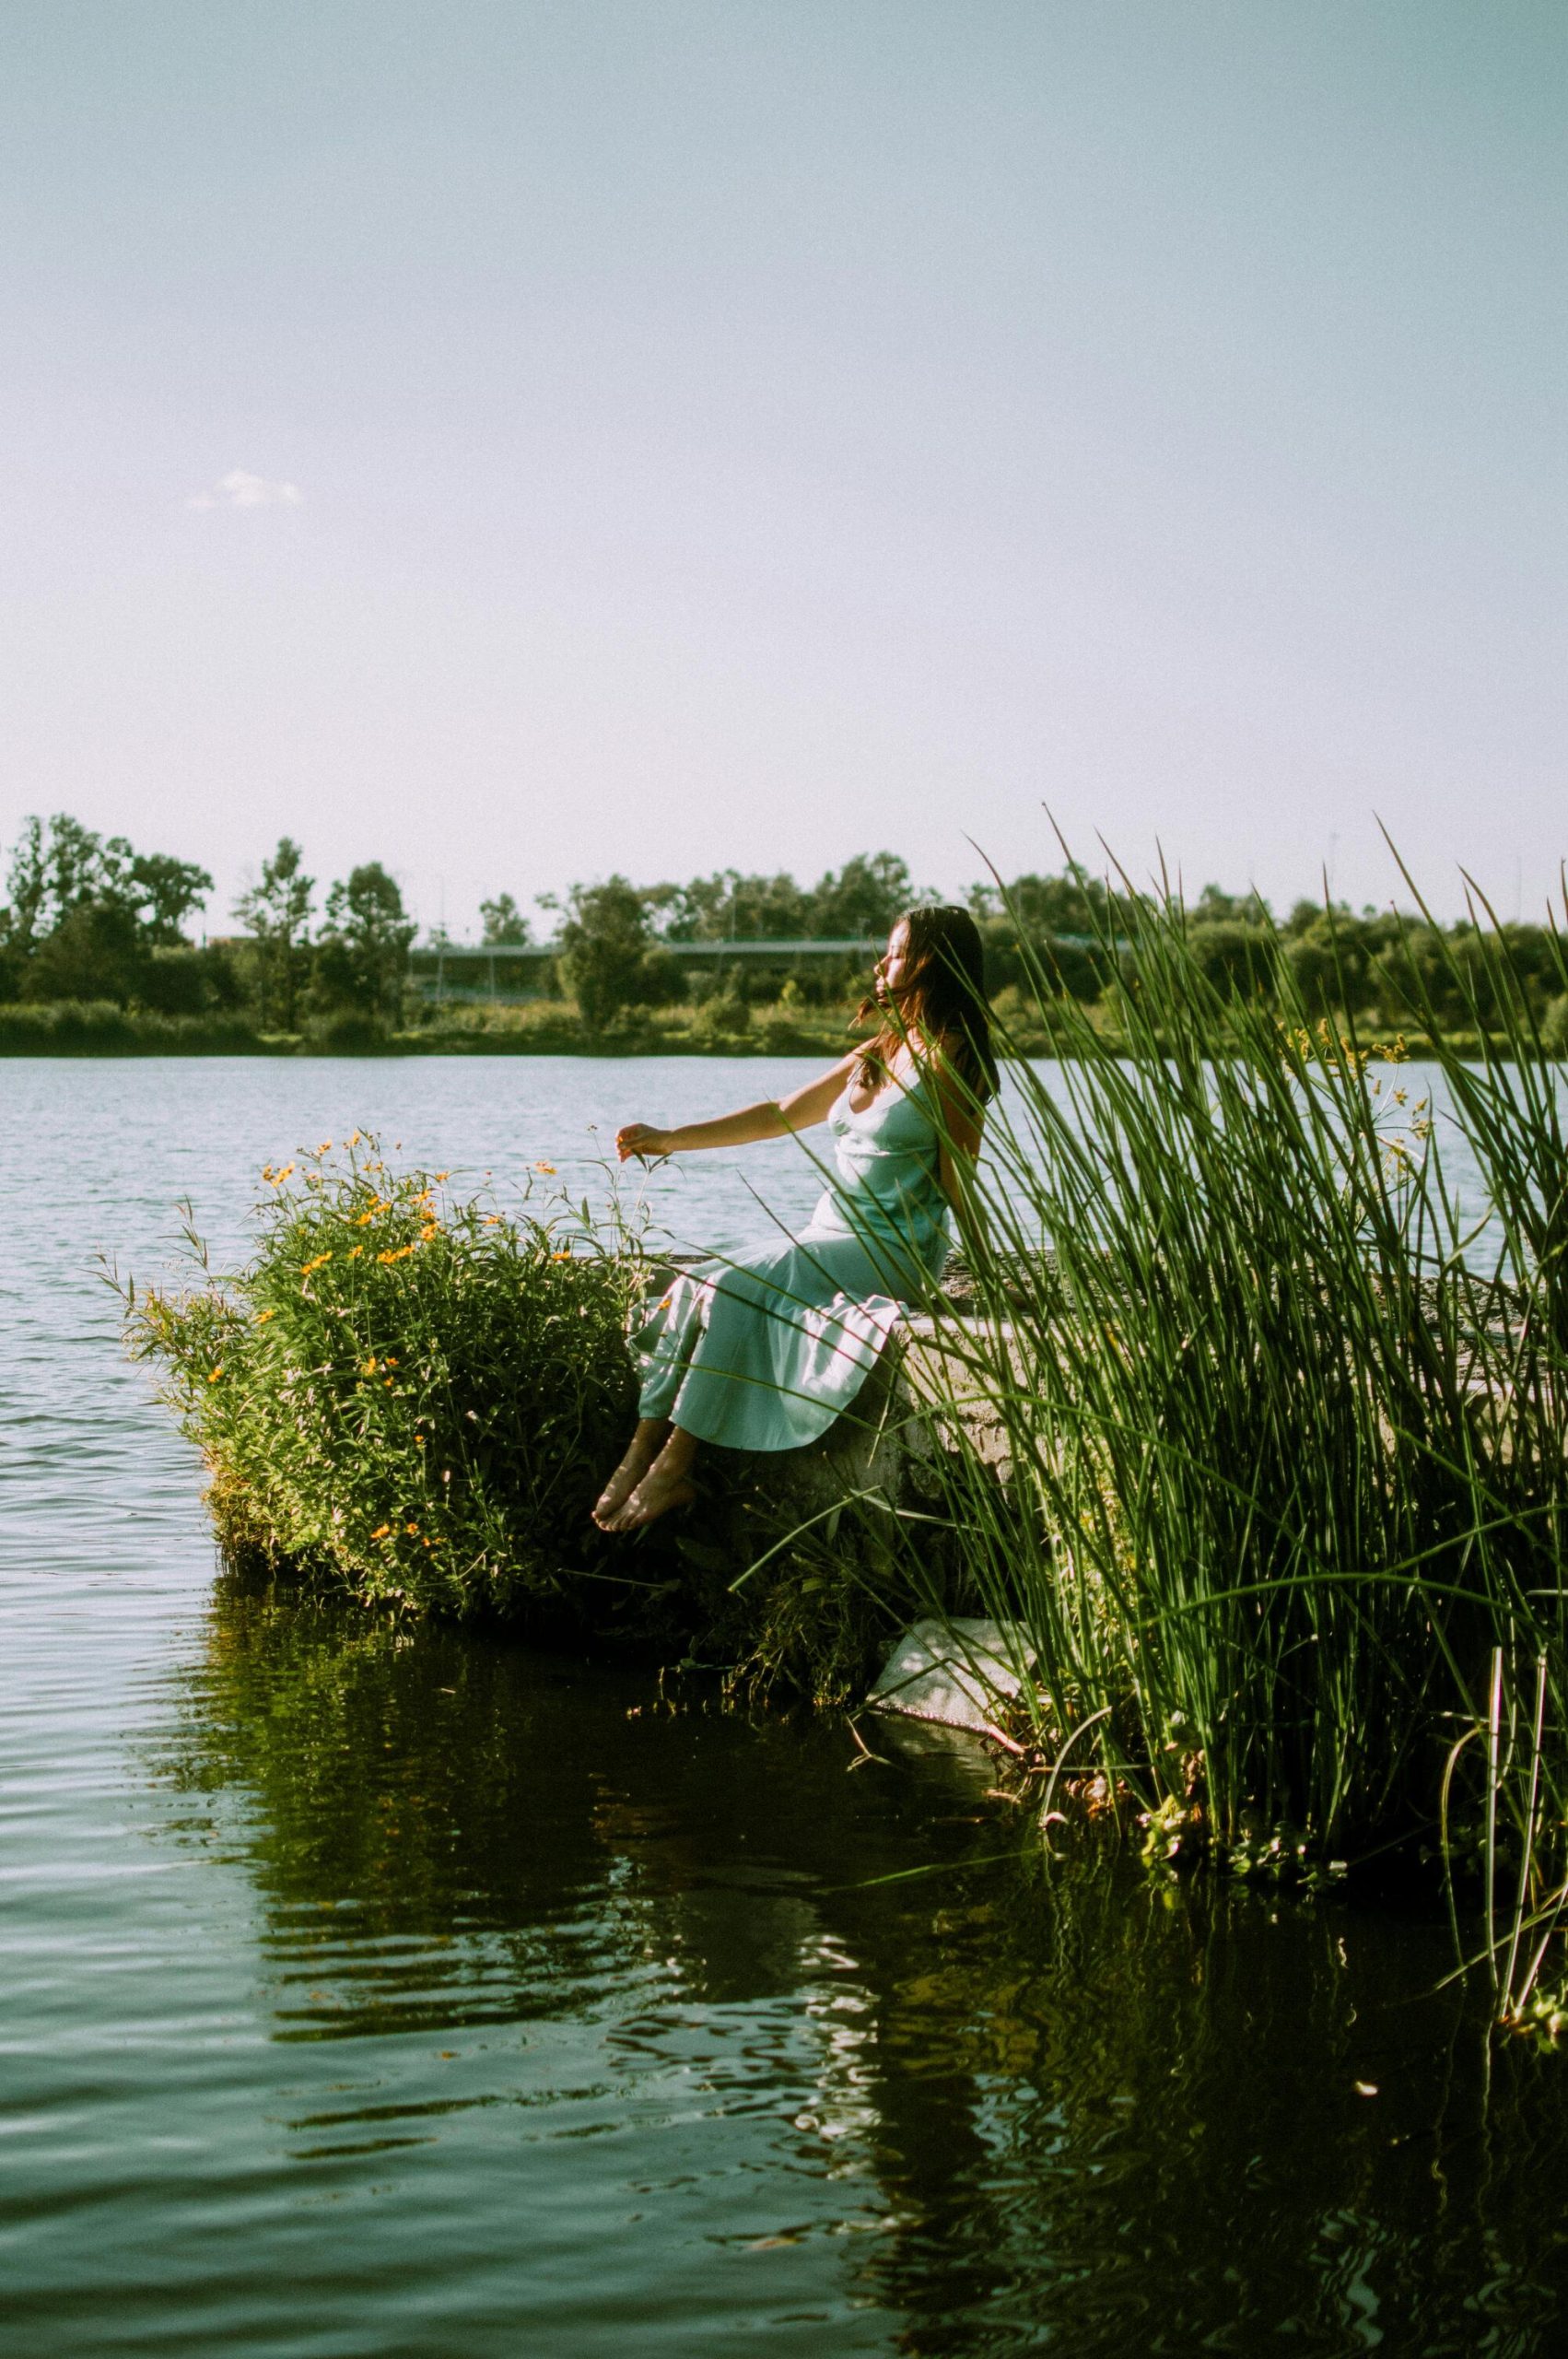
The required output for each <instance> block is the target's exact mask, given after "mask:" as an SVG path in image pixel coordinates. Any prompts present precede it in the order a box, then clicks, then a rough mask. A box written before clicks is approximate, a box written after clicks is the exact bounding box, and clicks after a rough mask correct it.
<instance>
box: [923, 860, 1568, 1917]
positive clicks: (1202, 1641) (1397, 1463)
mask: <svg viewBox="0 0 1568 2359" xmlns="http://www.w3.org/2000/svg"><path fill="white" fill-rule="evenodd" d="M1487 914H1488V915H1490V913H1487ZM1327 922H1328V925H1329V927H1330V928H1331V927H1332V923H1333V917H1332V913H1331V912H1329V913H1328V918H1327ZM1121 925H1122V930H1123V933H1122V938H1121V939H1119V940H1117V941H1116V942H1112V941H1111V940H1110V939H1109V937H1108V936H1107V939H1106V942H1105V944H1104V945H1102V948H1103V952H1104V955H1105V957H1106V959H1107V961H1111V960H1112V959H1113V957H1114V961H1115V964H1116V966H1117V970H1118V971H1119V972H1120V974H1121V975H1122V977H1123V984H1122V988H1121V991H1120V997H1119V1004H1118V1006H1117V1025H1116V1027H1115V1029H1114V1031H1112V1030H1110V1029H1109V1028H1108V1027H1105V1026H1104V1025H1103V1024H1101V1023H1099V1022H1097V1021H1095V1020H1093V1019H1092V1018H1091V1016H1090V1015H1089V1014H1088V1012H1087V1011H1085V1010H1083V1009H1082V1008H1081V1007H1080V1006H1079V1005H1078V1004H1077V1003H1074V1002H1073V1001H1071V999H1066V998H1064V997H1062V996H1061V995H1060V994H1059V992H1056V991H1055V990H1054V988H1053V986H1052V980H1051V978H1050V977H1049V976H1048V975H1047V973H1046V972H1045V971H1044V970H1043V969H1042V970H1038V971H1034V972H1032V974H1031V976H1030V979H1029V1000H1030V1007H1029V1015H1030V1024H1029V1034H1030V1046H1031V1048H1033V1047H1034V1045H1035V1043H1036V1041H1043V1042H1044V1044H1045V1045H1046V1047H1047V1050H1048V1051H1049V1053H1050V1056H1051V1058H1052V1060H1053V1062H1051V1063H1050V1064H1048V1065H1047V1064H1041V1063H1037V1062H1029V1061H1028V1060H1026V1059H1024V1058H1015V1060H1014V1062H1013V1063H1012V1075H1013V1082H1014V1086H1013V1089H1012V1093H1011V1098H1010V1105H1009V1108H1008V1109H1007V1110H1006V1111H1005V1112H1004V1113H1002V1114H1001V1115H1000V1117H999V1118H998V1119H997V1120H996V1121H994V1122H993V1125H992V1133H991V1144H990V1157H989V1174H988V1175H987V1176H983V1177H982V1180H981V1183H980V1193H981V1195H982V1197H983V1199H984V1212H985V1215H986V1217H985V1220H984V1222H983V1224H982V1226H983V1228H984V1231H985V1234H986V1237H987V1238H989V1244H984V1245H982V1246H981V1247H980V1250H977V1252H976V1254H975V1255H974V1257H973V1263H974V1282H975V1288H976V1297H977V1299H976V1300H975V1302H974V1303H973V1304H972V1306H971V1308H972V1309H977V1310H978V1311H979V1312H980V1313H981V1314H982V1315H981V1317H980V1319H979V1320H978V1321H977V1323H976V1324H975V1325H973V1326H971V1327H968V1328H962V1329H961V1328H959V1327H958V1326H957V1325H956V1322H952V1323H951V1332H943V1335H942V1348H943V1350H944V1352H945V1353H947V1354H948V1355H949V1356H950V1358H951V1360H952V1361H953V1363H954V1366H955V1367H957V1368H958V1370H959V1371H960V1372H961V1373H960V1381H961V1384H962V1387H963V1389H965V1390H967V1391H971V1392H972V1393H973V1394H974V1395H975V1396H976V1397H977V1399H978V1400H979V1401H981V1402H984V1403H985V1404H986V1405H987V1407H988V1408H989V1412H990V1414H991V1415H992V1417H993V1419H994V1420H995V1421H996V1422H997V1423H998V1424H999V1425H1000V1428H1001V1431H1002V1434H1003V1438H1004V1447H1003V1449H1002V1450H1001V1452H1000V1455H1001V1457H1002V1459H1003V1460H1004V1461H1005V1463H1006V1464H1007V1466H1008V1468H1009V1470H1010V1472H1009V1475H1008V1479H1007V1480H1006V1481H1005V1482H1004V1483H999V1482H998V1481H997V1479H996V1477H995V1473H994V1471H993V1469H994V1462H995V1459H996V1456H997V1453H996V1452H995V1451H994V1450H993V1452H992V1456H991V1462H989V1463H988V1462H983V1461H982V1460H981V1459H980V1457H979V1455H978V1454H977V1452H975V1451H973V1450H970V1451H967V1452H966V1451H965V1450H964V1449H956V1450H954V1449H948V1450H947V1451H945V1452H939V1453H936V1460H935V1462H936V1463H937V1465H938V1468H939V1471H940V1472H942V1475H943V1479H944V1481H945V1484H946V1486H947V1487H946V1496H945V1502H944V1504H945V1510H946V1513H947V1515H948V1517H949V1518H950V1520H952V1521H954V1523H955V1524H958V1525H960V1526H961V1527H962V1529H963V1532H964V1535H965V1554H966V1557H967V1561H968V1566H969V1569H970V1574H971V1577H972V1579H973V1581H974V1585H975V1590H976V1593H977V1600H978V1602H981V1603H982V1604H983V1606H984V1608H985V1610H987V1611H988V1612H990V1613H993V1614H996V1615H997V1616H998V1617H999V1618H1000V1619H1002V1620H1004V1621H1006V1622H1008V1623H1009V1624H1011V1625H1015V1626H1016V1627H1017V1628H1018V1629H1019V1630H1020V1631H1021V1632H1022V1633H1024V1635H1025V1636H1026V1638H1027V1641H1028V1644H1029V1646H1030V1647H1031V1648H1032V1649H1033V1651H1034V1655H1035V1658H1036V1665H1037V1669H1036V1683H1037V1686H1036V1694H1037V1710H1038V1713H1039V1715H1040V1717H1041V1719H1042V1723H1043V1726H1042V1731H1041V1734H1042V1740H1043V1741H1044V1742H1046V1743H1047V1744H1049V1745H1050V1746H1051V1747H1052V1748H1054V1747H1056V1746H1057V1745H1059V1743H1061V1741H1062V1740H1063V1739H1064V1738H1066V1737H1067V1736H1069V1735H1074V1737H1075V1743H1074V1752H1073V1755H1072V1758H1073V1761H1074V1763H1075V1765H1092V1766H1094V1768H1095V1769H1096V1770H1097V1771H1098V1772H1099V1773H1100V1774H1102V1775H1104V1776H1106V1777H1107V1778H1109V1779H1110V1780H1111V1781H1112V1783H1113V1784H1124V1785H1128V1786H1130V1787H1131V1788H1132V1789H1133V1790H1134V1793H1135V1794H1136V1796H1137V1798H1138V1801H1139V1802H1140V1804H1141V1808H1142V1811H1143V1813H1144V1814H1145V1818H1146V1823H1147V1826H1148V1830H1149V1833H1150V1836H1151V1839H1152V1841H1153V1843H1154V1846H1155V1848H1156V1849H1157V1851H1158V1854H1159V1856H1160V1857H1161V1858H1165V1859H1168V1858H1171V1857H1173V1856H1180V1855H1181V1854H1182V1853H1183V1852H1184V1851H1186V1852H1189V1851H1191V1850H1192V1849H1193V1848H1210V1849H1214V1850H1217V1851H1219V1852H1220V1853H1222V1854H1223V1856H1225V1857H1226V1858H1227V1859H1228V1860H1230V1861H1231V1862H1232V1863H1233V1864H1235V1866H1237V1867H1238V1868H1240V1869H1242V1870H1244V1871H1246V1872H1253V1870H1254V1869H1258V1868H1260V1867H1266V1866H1267V1864H1268V1863H1269V1862H1270V1860H1278V1861H1282V1862H1288V1863H1292V1864H1293V1868H1299V1867H1301V1866H1302V1865H1303V1864H1304V1863H1306V1862H1310V1861H1313V1860H1316V1861H1319V1862H1327V1861H1328V1860H1329V1859H1330V1857H1331V1856H1332V1855H1335V1854H1340V1855H1346V1854H1350V1855H1353V1853H1354V1851H1355V1850H1356V1849H1357V1848H1363V1847H1370V1846H1372V1845H1374V1844H1377V1843H1382V1842H1385V1841H1387V1839H1389V1838H1390V1837H1399V1836H1410V1835H1413V1834H1419V1833H1420V1831H1421V1830H1422V1829H1423V1828H1424V1829H1427V1830H1432V1829H1435V1827H1436V1825H1437V1823H1438V1818H1439V1798H1440V1794H1441V1792H1442V1790H1443V1785H1444V1775H1445V1761H1446V1759H1447V1757H1448V1755H1449V1752H1450V1749H1451V1747H1452V1745H1453V1743H1454V1741H1455V1739H1456V1737H1457V1735H1459V1734H1461V1733H1463V1731H1465V1730H1467V1729H1468V1728H1470V1727H1473V1726H1479V1725H1483V1724H1485V1723H1486V1722H1487V1719H1488V1713H1489V1705H1488V1696H1489V1691H1490V1688H1491V1685H1492V1678H1493V1665H1494V1662H1495V1661H1496V1660H1497V1656H1498V1650H1499V1649H1501V1650H1502V1653H1503V1655H1504V1658H1505V1660H1506V1661H1507V1662H1508V1663H1510V1664H1513V1665H1516V1666H1517V1667H1518V1674H1519V1684H1520V1685H1521V1686H1523V1685H1525V1684H1528V1685H1529V1687H1530V1690H1531V1692H1532V1694H1533V1693H1534V1692H1535V1689H1536V1684H1537V1683H1536V1675H1535V1666H1536V1665H1537V1664H1538V1662H1539V1663H1540V1664H1542V1665H1544V1669H1543V1670H1542V1672H1540V1684H1539V1694H1540V1696H1541V1699H1542V1700H1541V1711H1540V1727H1541V1731H1542V1736H1541V1742H1540V1743H1539V1745H1537V1746H1535V1747H1533V1748H1530V1749H1528V1754H1529V1761H1530V1765H1531V1766H1530V1770H1529V1775H1528V1776H1526V1775H1525V1774H1524V1773H1523V1772H1522V1771H1521V1772H1520V1774H1519V1775H1517V1776H1515V1777H1514V1778H1512V1779H1510V1777H1509V1776H1508V1775H1507V1774H1504V1773H1500V1774H1499V1775H1498V1776H1496V1777H1495V1778H1493V1779H1492V1785H1491V1787H1490V1789H1489V1790H1490V1794H1491V1801H1490V1803H1489V1804H1486V1806H1487V1807H1490V1809H1491V1810H1492V1814H1493V1816H1496V1814H1497V1813H1499V1812H1501V1813H1504V1815H1506V1814H1507V1813H1510V1812H1512V1813H1513V1814H1514V1816H1515V1819H1516V1821H1517V1825H1518V1828H1519V1837H1520V1841H1521V1843H1522V1844H1524V1845H1525V1846H1526V1847H1528V1844H1529V1842H1530V1840H1531V1839H1532V1838H1531V1837H1530V1836H1529V1833H1528V1830H1529V1828H1530V1826H1532V1825H1534V1826H1535V1827H1536V1829H1537V1830H1538V1833H1537V1837H1535V1838H1534V1839H1535V1840H1536V1841H1537V1843H1538V1845H1539V1830H1541V1829H1542V1828H1544V1827H1545V1826H1546V1825H1549V1824H1551V1825H1561V1824H1562V1818H1563V1814H1564V1805H1565V1803H1568V1737H1565V1730H1568V1711H1565V1706H1568V1681H1565V1673H1568V1612H1565V1607H1568V1600H1565V1597H1564V1590H1563V1583H1562V1560H1563V1551H1564V1543H1565V1541H1568V1253H1565V1250H1564V1241H1565V1238H1568V1140H1565V1138H1564V1121H1563V1117H1564V1112H1565V1110H1568V1109H1565V1105H1564V1097H1563V1092H1562V1086H1561V1083H1560V1080H1559V1077H1558V1076H1557V1075H1556V1074H1554V1072H1553V1071H1552V1068H1551V1067H1550V1064H1548V1063H1546V1062H1543V1059H1542V1044H1541V1042H1540V1039H1539V1036H1538V1035H1537V1034H1536V1033H1535V1031H1534V1029H1533V1027H1532V1024H1531V1020H1530V1017H1529V1015H1528V1008H1527V1000H1526V997H1525V994H1524V992H1523V991H1522V990H1521V989H1520V988H1519V987H1518V979H1517V978H1516V977H1514V976H1513V975H1512V973H1511V971H1510V967H1509V952H1508V949H1507V945H1506V942H1505V941H1504V939H1503V937H1502V935H1501V933H1500V932H1499V930H1498V929H1496V928H1495V925H1493V926H1492V928H1491V929H1490V930H1484V931H1483V929H1482V927H1481V926H1480V923H1479V922H1478V924H1477V926H1476V928H1475V939H1474V941H1473V942H1471V943H1468V944H1459V945H1455V947H1454V953H1453V959H1452V964H1453V968H1454V972H1453V973H1452V974H1451V975H1445V976H1444V977H1442V978H1439V979H1438V980H1440V981H1441V982H1443V983H1444V984H1445V986H1446V987H1448V988H1450V989H1453V990H1457V991H1459V992H1461V993H1462V992H1464V991H1466V990H1469V991H1471V992H1472V993H1474V992H1478V991H1479V990H1480V989H1482V988H1484V991H1485V993H1486V997H1487V1001H1488V1015H1489V1024H1490V1032H1491V1035H1492V1039H1493V1040H1496V1039H1502V1040H1503V1043H1504V1045H1503V1047H1502V1048H1496V1047H1493V1048H1491V1049H1489V1050H1487V1051H1486V1052H1485V1053H1484V1055H1483V1057H1482V1060H1481V1062H1480V1064H1479V1065H1476V1064H1466V1063H1463V1062H1461V1061H1460V1059H1459V1057H1458V1055H1457V1052H1454V1051H1448V1050H1439V1051H1438V1056H1439V1062H1440V1068H1441V1082H1442V1089H1441V1093H1440V1094H1441V1097H1443V1099H1444V1100H1445V1105H1444V1106H1443V1107H1442V1108H1441V1109H1439V1108H1436V1107H1434V1106H1433V1104H1432V1103H1430V1102H1428V1099H1429V1096H1430V1093H1429V1091H1428V1090H1427V1089H1426V1088H1423V1087H1422V1086H1419V1085H1417V1086H1410V1081H1409V1076H1408V1075H1407V1074H1403V1073H1402V1072H1401V1070H1400V1063H1401V1056H1400V1050H1399V1044H1398V1042H1394V1043H1392V1044H1389V1043H1384V1044H1381V1045H1379V1044H1377V1043H1375V1042H1373V1041H1370V1040H1363V1039H1361V1038H1360V1037H1359V1036H1358V1035H1357V1034H1356V1031H1355V1028H1354V1027H1353V1026H1350V1027H1347V1028H1346V1029H1345V1030H1344V1031H1343V1032H1340V1031H1339V1030H1330V1029H1329V1028H1328V1027H1326V1026H1324V1025H1322V1024H1321V1023H1320V1022H1319V1020H1318V1019H1316V1017H1314V1016H1313V1015H1312V1014H1311V1012H1310V1010H1309V1009H1308V1008H1307V1006H1306V1005H1305V1003H1304V1002H1303V1001H1302V1000H1301V998H1300V996H1299V994H1297V995H1294V996H1293V992H1292V985H1291V982H1290V975H1289V968H1288V966H1287V965H1286V963H1285V962H1284V961H1282V960H1281V961H1279V962H1278V970H1279V973H1280V975H1281V983H1280V986H1279V988H1280V990H1281V992H1282V993H1283V995H1284V1000H1283V1005H1282V1006H1276V1005H1271V1004H1270V1003H1267V1002H1265V1001H1264V1000H1262V999H1261V998H1260V997H1258V996H1254V995H1251V994H1250V993H1249V992H1246V990H1244V989H1241V988H1238V987H1237V986H1235V984H1227V983H1225V982H1223V981H1217V980H1214V979H1213V978H1212V977H1211V975H1209V974H1208V973H1206V972H1205V970H1204V968H1203V967H1202V965H1201V964H1200V963H1199V959H1198V958H1197V957H1196V956H1195V954H1194V950H1193V946H1192V944H1191V941H1190V938H1189V928H1188V920H1187V915H1186V912H1185V910H1184V909H1183V907H1182V905H1181V903H1180V900H1179V898H1177V897H1176V896H1175V895H1174V894H1170V893H1165V894H1158V895H1152V896H1136V895H1134V894H1132V892H1131V891H1130V889H1129V892H1128V894H1127V896H1126V898H1125V899H1124V901H1123V904H1122V916H1121ZM1390 963H1391V969H1393V970H1395V971H1398V972H1399V973H1400V974H1402V976H1403V978H1404V986H1405V991H1406V995H1407V1001H1408V1004H1409V1005H1410V1011H1411V1023H1412V1028H1414V1027H1417V1026H1419V1027H1420V1028H1421V1029H1422V1030H1423V1031H1427V1032H1429V1033H1430V1034H1432V1035H1433V1037H1437V1036H1438V1035H1439V1033H1440V1028H1441V1027H1439V1026H1438V1025H1437V1023H1436V1021H1435V1010H1434V1009H1433V1006H1432V1005H1431V994H1432V990H1433V981H1432V979H1431V978H1430V977H1428V976H1426V975H1425V974H1424V972H1423V969H1422V965H1421V963H1420V962H1419V961H1418V960H1417V959H1415V958H1414V957H1410V958H1409V959H1408V960H1406V961H1405V962H1404V965H1403V966H1402V967H1399V966H1398V962H1395V961H1391V962H1390ZM1478 1013H1479V1002H1478ZM1480 1028H1481V1027H1480V1025H1479V1023H1478V1026H1477V1029H1478V1031H1480ZM1454 1144H1462V1146H1463V1148H1464V1149H1465V1150H1466V1153H1465V1155H1464V1157H1463V1159H1464V1161H1465V1163H1466V1164H1467V1165H1468V1166H1469V1168H1470V1169H1471V1170H1472V1171H1473V1172H1477V1173H1479V1175H1480V1192H1479V1193H1477V1194H1476V1195H1475V1197H1474V1200H1473V1201H1469V1202H1466V1201H1461V1197H1460V1194H1459V1191H1458V1190H1457V1185H1456V1184H1455V1183H1454V1181H1453V1180H1452V1179H1451V1171H1452V1168H1453V1166H1454V1164H1455V1163H1456V1162H1457V1160H1458V1158H1457V1157H1456V1156H1453V1155H1452V1154H1450V1155H1449V1157H1448V1160H1447V1163H1446V1165H1445V1145H1448V1146H1449V1147H1450V1148H1451V1147H1452V1145H1454ZM1470 1184H1471V1186H1472V1188H1473V1187H1474V1182H1473V1180H1472V1181H1471V1183H1470ZM950 1430H951V1431H956V1430H957V1429H956V1428H955V1427H951V1428H950ZM1482 1753H1483V1749H1482V1748H1480V1747H1477V1746H1471V1747H1469V1749H1468V1751H1467V1753H1466V1754H1465V1755H1464V1756H1463V1757H1462V1758H1461V1760H1460V1763H1459V1766H1458V1767H1457V1771H1456V1772H1455V1778H1456V1781H1457V1782H1456V1789H1455V1792H1454V1794H1453V1795H1451V1796H1450V1802H1451V1803H1452V1806H1453V1810H1454V1813H1455V1814H1456V1815H1460V1814H1462V1809H1463V1804H1462V1802H1461V1800H1460V1795H1461V1793H1462V1791H1463V1790H1464V1788H1465V1781H1466V1779H1467V1778H1470V1781H1471V1783H1472V1784H1473V1785H1474V1787H1475V1791H1474V1794H1473V1796H1472V1797H1471V1800H1472V1803H1473V1805H1474V1806H1475V1807H1477V1808H1480V1807H1481V1806H1482V1805H1483V1802H1484V1799H1485V1798H1484V1797H1483V1796H1482V1794H1481V1790H1480V1781H1479V1777H1477V1776H1475V1775H1473V1774H1472V1772H1473V1771H1474V1770H1476V1769H1477V1767H1478V1766H1479V1762H1480V1758H1481V1757H1482ZM1524 1757H1525V1756H1524V1755H1520V1758H1521V1759H1523V1758H1524ZM1532 1780H1533V1787H1532ZM1534 1888H1535V1887H1534V1886H1532V1889H1534Z"/></svg>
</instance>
